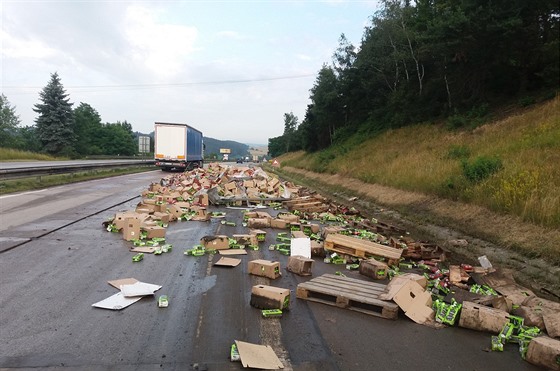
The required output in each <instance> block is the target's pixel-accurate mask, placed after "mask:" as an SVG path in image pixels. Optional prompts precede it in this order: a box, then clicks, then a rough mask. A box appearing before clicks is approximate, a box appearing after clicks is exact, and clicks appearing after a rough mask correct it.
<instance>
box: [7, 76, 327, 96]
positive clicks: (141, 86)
mask: <svg viewBox="0 0 560 371" xmlns="http://www.w3.org/2000/svg"><path fill="white" fill-rule="evenodd" d="M315 76H316V74H306V75H293V76H280V77H264V78H256V79H239V80H217V81H199V82H182V83H165V84H161V83H160V84H119V85H74V86H65V89H78V90H80V89H86V90H80V91H81V92H96V91H103V90H108V91H110V90H140V89H153V88H170V87H188V86H200V85H228V84H246V83H252V82H266V81H278V80H293V79H301V78H307V77H315ZM42 88H43V86H2V89H20V90H29V89H33V90H36V89H42Z"/></svg>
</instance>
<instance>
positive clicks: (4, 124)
mask: <svg viewBox="0 0 560 371" xmlns="http://www.w3.org/2000/svg"><path fill="white" fill-rule="evenodd" d="M19 124H20V119H19V116H18V115H17V114H16V109H15V107H13V106H12V105H11V104H10V102H9V101H8V98H6V96H5V95H4V94H0V147H13V142H14V137H16V136H17V130H18V125H19Z"/></svg>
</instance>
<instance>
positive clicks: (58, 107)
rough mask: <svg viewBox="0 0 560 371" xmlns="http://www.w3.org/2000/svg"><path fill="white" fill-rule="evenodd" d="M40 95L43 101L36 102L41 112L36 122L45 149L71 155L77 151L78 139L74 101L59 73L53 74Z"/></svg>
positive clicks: (45, 150)
mask: <svg viewBox="0 0 560 371" xmlns="http://www.w3.org/2000/svg"><path fill="white" fill-rule="evenodd" d="M39 97H40V100H41V102H42V103H38V104H36V105H35V108H34V109H33V110H34V111H35V112H37V113H38V114H39V116H38V117H37V118H36V119H35V123H36V127H37V134H38V136H39V140H40V141H41V144H42V146H43V151H44V152H47V153H49V154H52V155H64V156H71V155H72V154H73V153H74V152H75V151H74V143H75V141H76V138H75V134H74V127H73V126H74V121H73V113H72V103H70V102H69V98H68V94H66V91H65V90H64V87H63V86H62V83H61V82H60V77H58V73H56V72H55V73H53V74H51V80H50V81H49V83H48V84H47V86H45V87H44V88H43V90H42V91H41V92H40V93H39Z"/></svg>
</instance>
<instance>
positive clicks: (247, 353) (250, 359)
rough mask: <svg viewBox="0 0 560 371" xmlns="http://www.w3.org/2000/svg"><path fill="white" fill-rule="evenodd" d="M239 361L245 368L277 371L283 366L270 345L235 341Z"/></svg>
mask: <svg viewBox="0 0 560 371" xmlns="http://www.w3.org/2000/svg"><path fill="white" fill-rule="evenodd" d="M235 345H237V352H238V353H239V360H240V361H241V364H242V365H243V367H245V368H254V369H262V370H279V369H283V368H284V365H283V364H282V362H281V361H280V359H278V356H277V355H276V353H274V350H273V349H272V348H271V347H270V345H258V344H251V343H246V342H244V341H239V340H235Z"/></svg>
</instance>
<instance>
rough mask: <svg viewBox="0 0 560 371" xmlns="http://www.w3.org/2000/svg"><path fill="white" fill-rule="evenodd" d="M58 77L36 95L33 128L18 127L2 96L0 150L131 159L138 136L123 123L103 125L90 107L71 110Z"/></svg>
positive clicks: (81, 105) (54, 76) (54, 75)
mask: <svg viewBox="0 0 560 371" xmlns="http://www.w3.org/2000/svg"><path fill="white" fill-rule="evenodd" d="M72 106H73V103H71V102H70V98H69V95H68V94H67V93H66V91H65V89H64V86H63V85H62V83H61V80H60V77H59V76H58V74H57V73H53V74H51V78H50V81H49V82H48V83H47V85H46V86H45V87H44V88H43V90H42V91H41V92H40V93H39V103H37V104H36V105H35V106H34V108H33V110H34V111H35V112H36V113H37V118H36V119H35V125H32V126H24V127H21V126H20V124H21V122H20V119H19V116H18V115H17V113H16V110H15V107H13V106H12V105H11V104H10V102H9V101H8V99H7V97H6V96H5V95H4V94H1V95H0V147H4V148H14V149H19V150H26V151H32V152H41V153H46V154H49V155H53V156H64V157H71V158H78V157H85V156H92V155H93V156H94V155H121V156H133V155H136V154H137V153H138V140H137V136H138V133H134V132H133V131H132V126H131V124H129V123H128V122H126V121H123V122H120V121H117V122H115V123H108V122H107V123H103V122H102V121H101V116H100V115H99V113H98V112H97V111H96V110H95V108H93V107H92V106H91V105H89V104H87V103H83V102H81V103H80V104H79V105H78V106H77V107H76V108H72Z"/></svg>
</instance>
